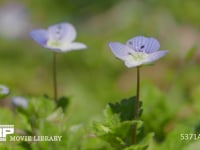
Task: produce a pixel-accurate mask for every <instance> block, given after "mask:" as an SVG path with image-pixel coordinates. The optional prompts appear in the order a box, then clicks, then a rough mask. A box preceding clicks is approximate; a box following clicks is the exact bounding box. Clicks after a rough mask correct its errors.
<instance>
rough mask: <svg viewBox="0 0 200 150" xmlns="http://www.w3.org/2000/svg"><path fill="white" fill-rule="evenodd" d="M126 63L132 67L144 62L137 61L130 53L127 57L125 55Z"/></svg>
mask: <svg viewBox="0 0 200 150" xmlns="http://www.w3.org/2000/svg"><path fill="white" fill-rule="evenodd" d="M124 63H125V65H126V67H128V68H132V67H137V66H140V65H142V63H143V62H142V61H135V60H134V59H133V57H132V56H131V55H128V56H127V57H125V60H124Z"/></svg>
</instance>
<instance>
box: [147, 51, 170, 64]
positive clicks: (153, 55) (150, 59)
mask: <svg viewBox="0 0 200 150" xmlns="http://www.w3.org/2000/svg"><path fill="white" fill-rule="evenodd" d="M167 53H168V50H161V51H157V52H154V53H151V54H149V55H148V56H147V57H146V58H145V59H144V61H143V64H147V63H152V62H154V61H156V60H158V59H160V58H161V57H163V56H165V55H166V54H167Z"/></svg>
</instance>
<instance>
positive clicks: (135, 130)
mask: <svg viewBox="0 0 200 150" xmlns="http://www.w3.org/2000/svg"><path fill="white" fill-rule="evenodd" d="M139 99H140V67H137V87H136V104H135V112H134V120H135V121H137V120H138V118H139V108H140V107H139ZM136 132H137V123H135V124H134V126H133V141H132V143H133V144H135V143H136Z"/></svg>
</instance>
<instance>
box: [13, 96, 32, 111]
mask: <svg viewBox="0 0 200 150" xmlns="http://www.w3.org/2000/svg"><path fill="white" fill-rule="evenodd" d="M11 100H12V104H13V105H14V106H15V107H22V108H24V109H26V108H28V103H29V102H28V100H27V99H26V98H23V97H20V96H15V97H12V99H11Z"/></svg>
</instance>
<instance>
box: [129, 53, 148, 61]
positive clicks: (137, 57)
mask: <svg viewBox="0 0 200 150" xmlns="http://www.w3.org/2000/svg"><path fill="white" fill-rule="evenodd" d="M130 55H131V56H132V59H133V61H143V60H144V59H145V58H146V57H147V56H148V55H147V54H146V53H145V52H135V53H130Z"/></svg>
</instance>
